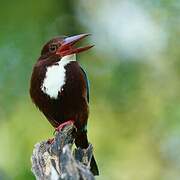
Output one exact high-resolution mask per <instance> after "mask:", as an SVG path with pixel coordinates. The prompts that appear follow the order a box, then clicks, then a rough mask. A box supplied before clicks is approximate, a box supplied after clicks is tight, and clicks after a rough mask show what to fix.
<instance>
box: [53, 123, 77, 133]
mask: <svg viewBox="0 0 180 180" xmlns="http://www.w3.org/2000/svg"><path fill="white" fill-rule="evenodd" d="M70 124H74V121H73V120H69V121H66V122H64V123H62V124H60V125H59V126H58V127H57V128H55V131H58V132H60V131H61V130H62V129H63V128H64V127H65V126H67V125H70Z"/></svg>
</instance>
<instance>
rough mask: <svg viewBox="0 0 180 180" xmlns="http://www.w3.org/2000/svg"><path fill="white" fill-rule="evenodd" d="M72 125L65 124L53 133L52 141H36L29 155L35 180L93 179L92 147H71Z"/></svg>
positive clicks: (72, 139)
mask: <svg viewBox="0 0 180 180" xmlns="http://www.w3.org/2000/svg"><path fill="white" fill-rule="evenodd" d="M74 131H75V128H74V126H73V125H72V124H71V125H67V126H65V127H64V128H63V129H62V130H61V131H60V132H56V133H55V137H54V141H53V142H51V143H49V142H48V141H42V142H38V143H37V144H36V145H35V147H34V150H33V154H32V157H31V162H32V172H33V174H34V175H35V177H36V179H37V180H79V179H80V180H94V179H95V178H94V176H93V174H92V173H91V171H90V161H91V158H92V154H93V147H92V145H91V144H89V147H88V148H87V149H81V148H77V149H74V150H73V148H72V146H73V143H74V136H73V132H74Z"/></svg>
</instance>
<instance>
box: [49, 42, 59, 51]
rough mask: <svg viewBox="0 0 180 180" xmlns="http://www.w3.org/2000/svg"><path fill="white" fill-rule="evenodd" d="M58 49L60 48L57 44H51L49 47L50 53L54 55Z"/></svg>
mask: <svg viewBox="0 0 180 180" xmlns="http://www.w3.org/2000/svg"><path fill="white" fill-rule="evenodd" d="M57 48H58V45H57V44H51V45H50V46H49V51H50V52H52V53H54V52H56V50H57Z"/></svg>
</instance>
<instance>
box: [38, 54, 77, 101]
mask: <svg viewBox="0 0 180 180" xmlns="http://www.w3.org/2000/svg"><path fill="white" fill-rule="evenodd" d="M71 61H76V54H71V55H67V56H64V57H62V58H61V60H60V61H58V62H57V64H56V65H53V66H50V67H48V68H47V71H46V75H45V78H44V81H43V83H42V86H41V90H42V91H43V92H44V93H45V94H47V95H48V96H50V98H53V99H57V97H58V93H59V92H61V89H62V87H63V85H64V84H65V83H66V82H65V81H66V69H65V68H64V67H65V66H66V65H67V64H69V63H70V62H71Z"/></svg>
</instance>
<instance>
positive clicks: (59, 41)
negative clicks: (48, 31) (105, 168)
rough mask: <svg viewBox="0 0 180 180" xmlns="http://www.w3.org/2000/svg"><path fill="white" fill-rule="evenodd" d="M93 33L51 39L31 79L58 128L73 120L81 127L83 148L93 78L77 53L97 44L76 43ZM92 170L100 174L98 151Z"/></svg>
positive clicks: (32, 89) (78, 140)
mask: <svg viewBox="0 0 180 180" xmlns="http://www.w3.org/2000/svg"><path fill="white" fill-rule="evenodd" d="M89 35H90V34H87V33H86V34H79V35H73V36H57V37H54V38H52V39H51V40H49V41H48V42H47V43H46V44H45V45H44V46H43V48H42V50H41V54H40V57H39V58H38V59H37V61H36V63H35V65H34V67H33V71H32V75H31V80H30V96H31V99H32V101H33V103H34V104H35V105H36V106H37V108H38V109H39V110H40V111H41V112H42V113H43V114H44V115H45V117H46V118H47V120H48V121H49V122H50V124H51V125H52V126H53V127H54V128H55V129H56V130H58V131H60V130H62V128H63V127H64V126H65V125H67V124H69V123H73V124H74V125H75V127H76V129H77V131H76V135H75V144H76V146H77V147H80V148H83V149H84V148H87V147H88V146H89V142H88V138H87V122H88V116H89V80H88V77H87V74H86V72H85V70H84V69H83V68H82V67H81V66H80V64H79V62H78V61H77V58H76V56H77V54H78V53H80V52H84V51H86V50H88V49H90V48H92V47H93V46H94V45H88V46H84V47H76V46H75V44H76V43H77V42H79V41H80V40H82V39H84V38H85V37H87V36H89ZM90 170H91V172H92V173H93V174H94V175H99V170H98V166H97V163H96V160H95V158H94V155H93V156H92V158H91V162H90Z"/></svg>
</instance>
